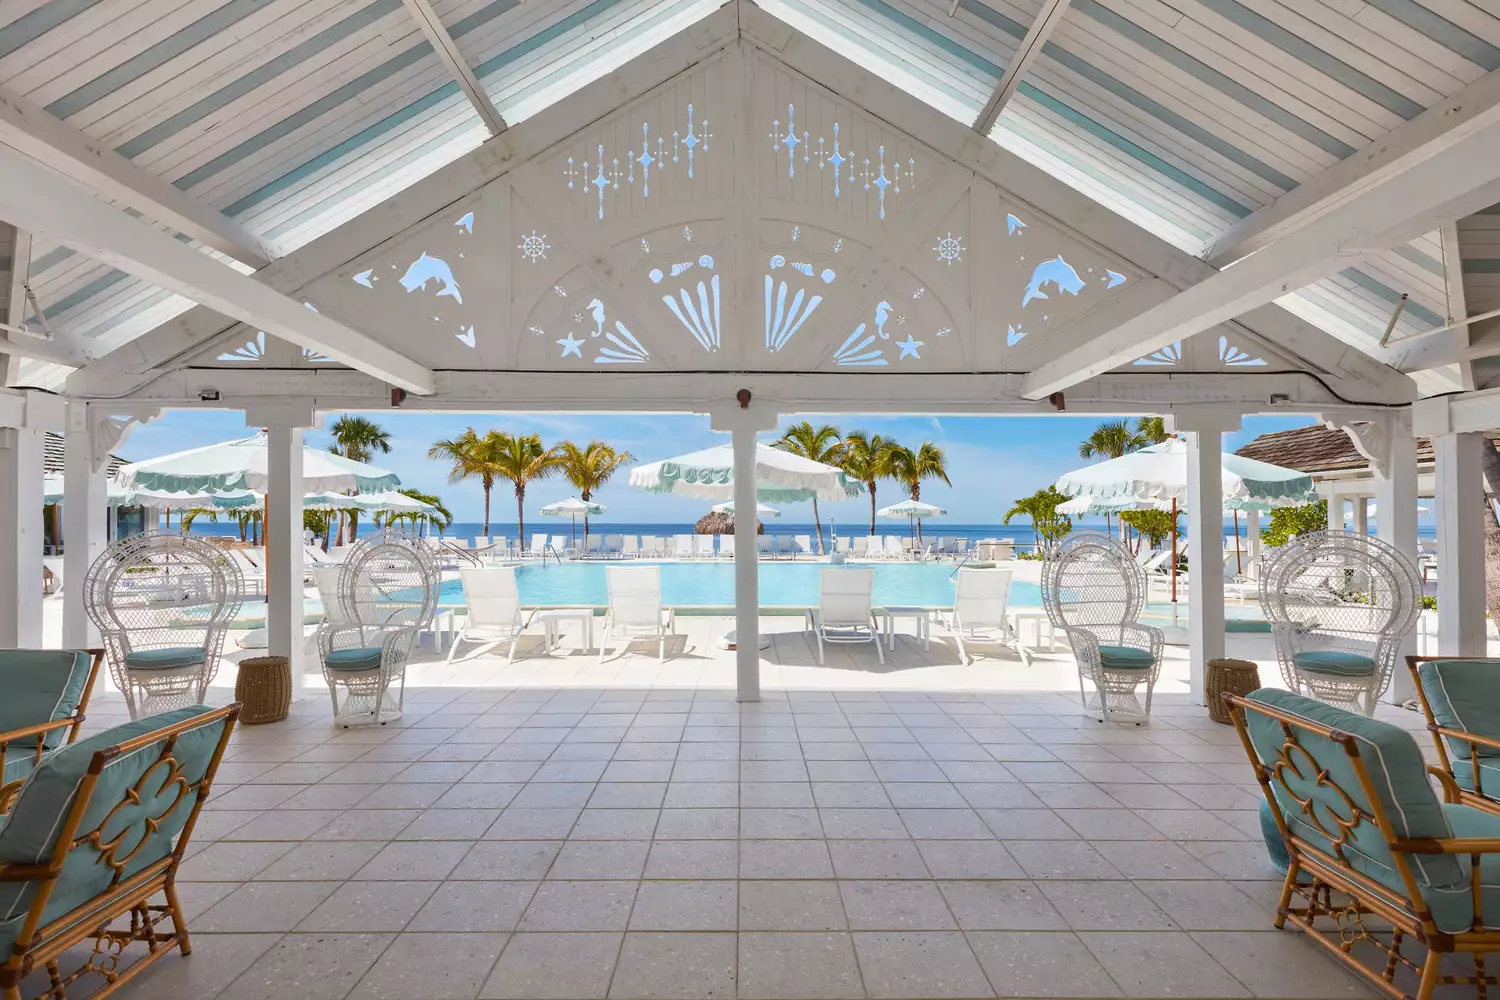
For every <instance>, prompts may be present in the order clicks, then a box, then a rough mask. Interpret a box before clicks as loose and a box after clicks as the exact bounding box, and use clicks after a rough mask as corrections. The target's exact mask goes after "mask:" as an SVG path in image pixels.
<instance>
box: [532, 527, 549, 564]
mask: <svg viewBox="0 0 1500 1000" xmlns="http://www.w3.org/2000/svg"><path fill="white" fill-rule="evenodd" d="M546 553H547V536H546V535H544V534H542V533H541V532H538V533H536V534H534V535H532V536H531V555H532V556H533V557H535V558H537V559H540V558H542V557H543V556H544V555H546Z"/></svg>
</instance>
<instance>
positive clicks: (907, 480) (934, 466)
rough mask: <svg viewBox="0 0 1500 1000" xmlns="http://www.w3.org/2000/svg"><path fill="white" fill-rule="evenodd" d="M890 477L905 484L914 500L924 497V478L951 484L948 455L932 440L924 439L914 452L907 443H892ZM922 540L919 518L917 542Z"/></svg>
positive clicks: (918, 520)
mask: <svg viewBox="0 0 1500 1000" xmlns="http://www.w3.org/2000/svg"><path fill="white" fill-rule="evenodd" d="M888 461H889V463H890V464H889V468H890V473H889V475H890V477H891V478H892V479H894V480H896V481H897V482H899V483H902V484H903V485H905V487H906V489H907V492H909V493H910V494H911V498H912V499H913V500H920V499H922V480H924V479H937V480H941V481H942V482H943V483H946V484H947V485H949V486H952V485H953V483H952V481H950V480H949V479H948V466H947V457H946V456H945V455H944V454H943V449H941V448H939V447H938V446H937V445H935V444H933V443H932V442H931V441H923V442H922V444H921V445H920V446H919V447H918V448H917V450H916V451H915V452H914V451H912V450H911V449H910V448H908V447H906V446H905V445H899V444H892V445H891V446H890V452H889V459H888ZM921 541H922V519H921V518H918V519H917V542H918V543H921Z"/></svg>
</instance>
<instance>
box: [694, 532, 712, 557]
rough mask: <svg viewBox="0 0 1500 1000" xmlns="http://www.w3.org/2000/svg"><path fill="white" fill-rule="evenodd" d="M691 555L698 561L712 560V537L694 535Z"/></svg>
mask: <svg viewBox="0 0 1500 1000" xmlns="http://www.w3.org/2000/svg"><path fill="white" fill-rule="evenodd" d="M693 555H694V556H696V557H698V558H699V559H712V558H713V557H714V536H713V535H694V536H693Z"/></svg>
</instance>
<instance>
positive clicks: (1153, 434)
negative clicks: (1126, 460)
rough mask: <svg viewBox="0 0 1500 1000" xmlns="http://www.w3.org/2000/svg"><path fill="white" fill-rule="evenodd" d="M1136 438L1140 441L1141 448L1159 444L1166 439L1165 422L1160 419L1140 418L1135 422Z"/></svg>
mask: <svg viewBox="0 0 1500 1000" xmlns="http://www.w3.org/2000/svg"><path fill="white" fill-rule="evenodd" d="M1135 433H1136V436H1137V437H1139V438H1140V439H1141V445H1140V446H1141V447H1142V448H1144V447H1146V446H1147V445H1153V444H1161V443H1162V442H1163V441H1165V440H1166V439H1167V438H1168V436H1169V435H1168V434H1167V422H1166V420H1165V419H1163V418H1161V417H1141V418H1140V419H1139V420H1137V421H1136V422H1135Z"/></svg>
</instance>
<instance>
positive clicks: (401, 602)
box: [317, 533, 441, 727]
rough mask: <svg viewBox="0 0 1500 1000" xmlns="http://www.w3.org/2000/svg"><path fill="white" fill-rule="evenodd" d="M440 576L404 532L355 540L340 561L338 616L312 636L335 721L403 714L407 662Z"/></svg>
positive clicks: (378, 720)
mask: <svg viewBox="0 0 1500 1000" xmlns="http://www.w3.org/2000/svg"><path fill="white" fill-rule="evenodd" d="M440 579H441V572H440V571H439V569H438V566H437V563H436V561H435V559H434V558H433V555H432V553H431V550H430V549H429V548H428V547H427V546H426V545H423V544H421V543H420V542H419V541H417V540H416V539H413V538H410V537H407V536H405V535H399V534H394V533H387V534H383V535H374V536H371V537H368V538H364V539H361V540H360V542H359V543H358V544H357V545H355V546H354V547H353V549H351V550H350V552H349V554H348V555H347V556H346V557H345V558H344V561H343V563H342V565H341V568H340V570H339V581H338V593H337V608H336V609H334V610H336V611H337V613H336V614H330V616H329V620H327V621H325V622H324V623H323V624H322V625H320V626H319V627H318V633H317V643H318V656H319V658H320V659H321V661H322V664H323V679H324V680H325V681H327V683H328V695H329V697H330V699H331V700H332V702H333V716H334V721H335V722H337V723H338V724H340V725H342V726H345V727H348V726H353V725H373V724H379V725H385V724H386V723H387V722H390V721H392V720H393V719H398V718H400V717H401V713H402V710H403V707H404V704H405V698H406V664H407V661H408V660H409V659H410V658H411V654H412V651H413V650H414V649H416V645H417V641H418V639H419V638H420V636H421V633H422V631H423V630H425V629H426V628H427V627H428V626H429V625H431V623H432V618H433V615H434V614H435V613H436V611H437V593H438V583H439V581H440ZM398 682H399V686H398V687H397V690H396V694H395V696H394V699H393V698H392V695H391V686H392V685H393V684H397V683H398ZM340 688H343V689H344V692H345V697H344V701H343V703H342V704H340V702H339V689H340Z"/></svg>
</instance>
